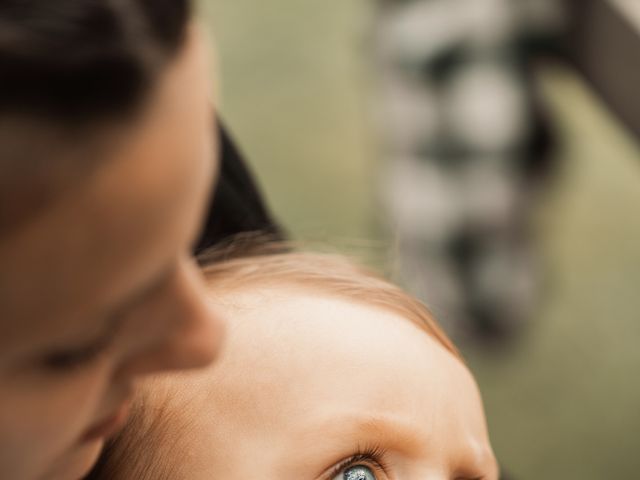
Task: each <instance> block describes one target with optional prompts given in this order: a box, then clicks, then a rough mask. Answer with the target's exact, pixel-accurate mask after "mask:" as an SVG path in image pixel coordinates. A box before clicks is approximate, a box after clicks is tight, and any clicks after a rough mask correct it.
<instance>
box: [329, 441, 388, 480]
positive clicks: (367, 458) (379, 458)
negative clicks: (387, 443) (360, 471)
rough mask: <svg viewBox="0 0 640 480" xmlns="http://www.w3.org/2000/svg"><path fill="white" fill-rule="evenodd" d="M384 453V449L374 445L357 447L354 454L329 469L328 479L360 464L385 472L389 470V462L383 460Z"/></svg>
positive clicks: (330, 479) (331, 479)
mask: <svg viewBox="0 0 640 480" xmlns="http://www.w3.org/2000/svg"><path fill="white" fill-rule="evenodd" d="M385 454H386V450H385V449H384V448H381V447H379V446H376V445H374V446H370V447H367V448H364V449H360V448H359V449H358V451H357V452H356V453H355V454H354V455H352V456H351V457H349V458H347V459H346V460H344V461H342V462H340V463H339V464H338V465H336V467H335V468H333V470H331V473H330V474H329V476H328V480H333V479H334V478H335V477H336V475H338V474H340V473H341V472H343V471H344V470H347V469H348V468H350V467H355V466H356V465H362V464H365V465H366V466H369V467H373V468H374V469H375V470H376V472H378V473H380V472H382V473H387V471H388V470H389V464H388V463H387V462H385V461H384V456H385Z"/></svg>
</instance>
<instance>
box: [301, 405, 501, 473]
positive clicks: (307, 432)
mask: <svg viewBox="0 0 640 480" xmlns="http://www.w3.org/2000/svg"><path fill="white" fill-rule="evenodd" d="M318 438H322V440H323V441H322V445H318ZM295 441H296V444H298V445H302V444H310V445H314V446H315V451H316V453H325V450H326V453H327V455H330V452H335V451H336V450H339V451H340V452H341V453H343V452H344V451H345V450H349V449H353V447H354V446H356V447H359V448H369V447H374V446H375V447H379V448H382V449H383V450H385V449H389V450H393V451H395V452H399V453H400V454H402V455H406V456H408V457H420V456H425V455H426V456H428V455H429V453H430V451H431V450H432V449H433V448H434V446H435V445H437V439H436V438H433V435H431V434H430V432H429V431H428V430H427V429H425V428H424V427H422V428H421V426H420V425H419V424H416V422H412V421H410V419H408V418H403V417H402V416H401V415H396V414H391V413H375V414H367V413H363V412H344V413H336V414H334V415H331V416H330V417H328V418H323V419H321V420H320V421H315V422H313V423H310V424H309V425H307V426H305V427H304V429H303V430H301V434H300V436H296V439H295ZM354 442H355V443H354ZM474 444H475V442H473V441H470V442H469V445H468V446H467V447H468V448H464V450H465V452H464V456H465V461H464V463H465V464H466V465H467V466H469V467H470V468H471V469H472V470H474V471H476V470H477V471H479V472H480V471H485V470H487V469H488V470H489V471H491V470H494V466H495V457H493V455H492V454H491V452H490V450H488V451H485V449H484V448H477V447H478V445H475V446H474ZM496 470H497V469H496ZM479 478H482V479H484V477H482V476H477V475H476V476H475V477H474V476H471V477H467V476H462V477H458V480H471V479H474V480H475V479H479Z"/></svg>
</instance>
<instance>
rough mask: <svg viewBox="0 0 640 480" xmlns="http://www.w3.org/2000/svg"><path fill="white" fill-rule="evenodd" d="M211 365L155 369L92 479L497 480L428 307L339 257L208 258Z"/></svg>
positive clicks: (477, 415)
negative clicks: (221, 315) (219, 330)
mask: <svg viewBox="0 0 640 480" xmlns="http://www.w3.org/2000/svg"><path fill="white" fill-rule="evenodd" d="M206 275H207V278H208V281H209V285H210V291H211V296H212V299H213V301H214V302H215V303H216V305H217V307H218V309H222V310H223V311H224V312H225V313H226V316H227V317H228V318H230V319H232V321H231V322H229V327H228V329H229V331H228V336H227V342H226V347H225V350H224V352H223V354H222V357H221V358H220V361H219V362H217V363H216V364H215V366H214V367H211V368H209V369H207V370H204V371H200V372H196V373H190V374H186V373H180V374H176V375H172V376H168V377H163V378H158V379H156V380H154V381H153V382H152V383H149V384H148V385H146V386H145V389H144V394H143V395H142V398H141V401H140V402H139V404H138V408H137V412H136V414H135V415H134V416H133V418H132V421H131V423H130V424H129V426H128V427H127V428H126V429H125V430H124V431H123V432H122V433H121V434H120V436H119V437H118V438H116V439H115V441H114V442H113V444H112V445H111V447H110V449H109V450H108V451H107V452H106V455H105V458H104V459H103V462H102V464H101V465H100V466H99V468H98V471H97V473H96V474H95V475H94V477H92V478H109V479H114V480H117V479H132V478H135V479H140V480H145V479H154V480H162V479H172V480H182V479H185V480H186V479H189V480H205V479H206V480H210V479H212V478H219V479H225V480H236V479H237V480H240V479H243V480H244V479H256V480H258V479H260V480H282V479H286V480H289V479H291V480H293V479H296V480H297V479H304V480H334V479H335V480H400V479H402V480H413V479H415V480H418V479H421V480H424V479H427V478H429V479H434V480H435V479H439V480H444V479H447V480H479V479H483V480H496V479H497V478H498V468H497V465H496V461H495V458H494V456H493V453H492V450H491V446H490V444H489V439H488V435H487V429H486V424H485V418H484V413H483V409H482V403H481V400H480V396H479V393H478V391H477V388H476V385H475V382H474V380H473V378H472V376H471V374H470V373H469V371H468V370H467V368H466V367H465V365H464V363H463V362H462V360H461V358H460V356H459V355H458V353H457V351H456V350H455V348H454V347H453V345H452V344H451V342H450V341H449V340H448V339H447V337H446V336H445V335H444V334H443V333H442V331H441V330H440V329H439V328H438V326H437V325H436V323H435V321H434V320H433V318H432V317H431V315H430V314H429V312H428V310H427V309H426V308H425V307H423V306H422V305H421V304H420V303H419V302H418V301H416V300H415V299H413V298H412V297H410V296H409V295H407V294H406V293H404V292H403V291H402V290H400V289H399V288H397V287H395V286H393V285H391V284H390V283H388V282H386V281H384V280H382V279H380V278H378V277H376V276H375V275H372V274H370V273H369V272H367V271H365V270H363V269H360V268H359V267H356V266H354V265H353V264H351V263H350V262H348V261H347V260H344V259H342V258H340V257H334V256H325V255H314V254H297V253H285V254H275V255H268V256H264V257H258V258H249V259H240V260H231V261H228V262H223V263H219V264H216V265H213V266H211V267H208V268H207V270H206Z"/></svg>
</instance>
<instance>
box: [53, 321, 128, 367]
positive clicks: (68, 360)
mask: <svg viewBox="0 0 640 480" xmlns="http://www.w3.org/2000/svg"><path fill="white" fill-rule="evenodd" d="M116 333H117V329H116V328H113V329H112V330H111V331H109V332H108V334H107V335H105V336H104V337H102V338H100V339H99V340H97V341H95V342H93V343H92V344H90V345H87V346H85V347H82V348H77V349H72V350H67V351H58V352H53V353H51V354H49V355H47V356H45V357H44V359H43V361H42V365H43V366H44V367H45V369H47V370H49V371H53V372H59V373H64V372H67V371H70V370H77V369H80V368H82V367H84V366H88V365H89V364H91V363H93V361H95V360H96V359H97V358H98V357H99V356H100V355H102V354H103V353H104V352H105V351H106V350H107V349H109V348H110V347H111V344H112V343H113V340H114V339H115V336H116Z"/></svg>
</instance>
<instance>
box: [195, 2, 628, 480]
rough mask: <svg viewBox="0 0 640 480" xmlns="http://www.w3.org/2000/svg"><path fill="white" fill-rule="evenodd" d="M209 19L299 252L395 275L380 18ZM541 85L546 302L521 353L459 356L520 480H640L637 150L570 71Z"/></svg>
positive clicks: (223, 77) (549, 68) (283, 9)
mask: <svg viewBox="0 0 640 480" xmlns="http://www.w3.org/2000/svg"><path fill="white" fill-rule="evenodd" d="M201 7H202V16H203V17H204V18H205V20H206V23H207V25H208V26H210V27H211V32H212V37H213V38H215V44H216V48H217V51H218V62H217V63H218V65H217V67H216V68H215V70H216V72H215V75H216V77H217V79H218V81H219V83H220V85H219V92H220V95H221V107H220V109H221V111H222V115H223V117H224V118H225V120H226V122H227V123H228V124H229V126H230V128H231V130H232V131H233V133H234V135H235V136H236V138H237V139H238V141H239V143H240V145H241V147H242V149H243V150H244V151H245V153H246V154H247V156H248V158H249V159H250V161H251V163H252V166H253V168H254V170H255V171H256V174H257V176H258V178H259V180H260V182H261V183H262V186H263V188H264V191H265V193H266V196H267V197H268V199H269V201H270V203H271V206H272V207H273V210H274V211H275V212H276V213H277V215H278V217H279V218H280V219H281V221H282V222H283V223H284V224H285V225H286V227H288V228H289V230H290V231H291V232H292V233H293V235H294V236H295V238H297V239H302V240H309V241H313V242H318V241H319V242H325V243H328V244H332V245H335V246H336V247H337V248H338V249H341V250H345V251H348V252H349V253H354V252H355V253H357V254H359V256H360V257H362V258H364V259H365V260H366V261H369V262H372V263H374V264H376V265H377V266H379V267H381V268H382V269H387V266H388V265H390V264H392V263H393V245H390V244H389V243H390V242H389V240H388V238H386V236H385V235H384V234H382V233H381V232H382V231H383V230H382V229H381V228H379V226H378V225H379V221H378V220H379V219H378V218H377V217H376V214H377V212H378V211H379V207H378V203H377V198H376V192H375V186H376V181H377V175H378V171H379V170H378V168H377V167H378V166H379V159H378V158H377V156H376V155H377V153H376V152H377V151H378V150H379V141H378V140H377V139H376V137H375V135H374V133H373V132H374V129H373V126H372V123H371V117H372V115H371V112H370V105H371V103H372V102H373V101H374V100H375V89H374V88H373V82H372V81H371V76H372V74H373V69H372V66H371V65H370V46H369V44H368V38H369V35H370V32H369V30H368V26H369V25H370V22H371V19H372V16H373V12H372V7H373V4H372V3H371V2H369V1H365V0H350V1H342V2H329V3H328V2H318V1H311V0H270V1H268V2H259V1H256V0H206V1H202V2H201ZM639 54H640V52H639ZM538 81H539V83H540V86H541V88H542V91H543V93H544V96H545V99H546V101H547V102H548V105H549V107H550V110H551V113H552V120H553V122H554V125H555V128H556V130H557V134H558V136H559V148H558V151H557V155H559V156H560V159H561V168H560V171H559V172H558V174H557V175H556V176H555V179H554V182H553V183H552V185H551V187H550V189H548V190H547V191H546V193H545V195H544V196H543V201H542V203H541V204H540V206H539V208H538V209H537V212H536V219H535V228H534V231H535V233H536V239H537V241H538V244H539V245H540V247H541V251H542V253H543V259H544V271H545V282H544V284H545V289H544V293H543V297H542V299H543V301H542V303H541V305H540V306H539V308H538V309H537V313H536V316H535V318H534V319H532V322H531V325H530V326H529V327H528V328H527V330H526V331H525V332H524V333H523V334H522V335H521V336H520V337H519V339H518V340H516V341H515V342H514V343H512V345H511V346H510V347H509V348H508V349H504V348H501V349H491V348H482V349H481V348H478V347H472V346H466V347H465V346H464V345H463V346H462V347H463V350H464V351H465V355H466V356H467V358H468V360H469V363H470V366H471V368H472V370H473V371H474V372H475V374H476V376H477V378H478V381H479V383H480V387H481V390H482V392H483V395H484V399H485V403H486V408H487V414H488V418H489V424H490V429H491V434H492V441H493V444H494V447H495V450H496V452H497V454H498V456H499V458H500V460H501V462H502V463H503V464H504V466H505V467H506V470H507V471H509V472H510V474H511V475H512V476H513V477H514V478H515V479H516V480H517V479H522V480H533V479H539V478H552V479H556V478H558V479H561V478H562V479H584V480H590V479H593V480H596V479H599V480H600V479H613V478H640V473H639V472H640V455H639V454H638V453H637V450H638V445H640V442H639V441H638V439H637V436H638V435H640V380H639V379H638V370H639V367H640V348H638V345H637V343H638V342H639V341H640V321H638V312H640V149H639V147H638V144H637V143H636V142H635V141H634V140H633V139H632V138H631V137H630V135H629V134H628V133H627V132H626V130H625V129H624V128H623V127H622V126H621V125H620V124H619V123H618V122H617V121H616V120H615V119H614V118H613V117H612V116H611V114H610V113H608V111H607V109H606V108H605V107H604V106H603V105H602V103H601V102H600V101H599V99H598V98H597V97H596V96H595V95H594V94H593V92H592V91H591V90H590V88H589V86H588V85H586V84H585V83H584V82H583V81H582V80H581V78H579V77H578V76H577V75H575V74H574V73H573V72H572V71H571V70H569V69H568V68H566V67H563V66H560V65H556V64H549V65H544V66H542V67H541V68H540V73H539V78H538ZM634 100H635V101H637V99H633V100H632V99H630V101H634Z"/></svg>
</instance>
